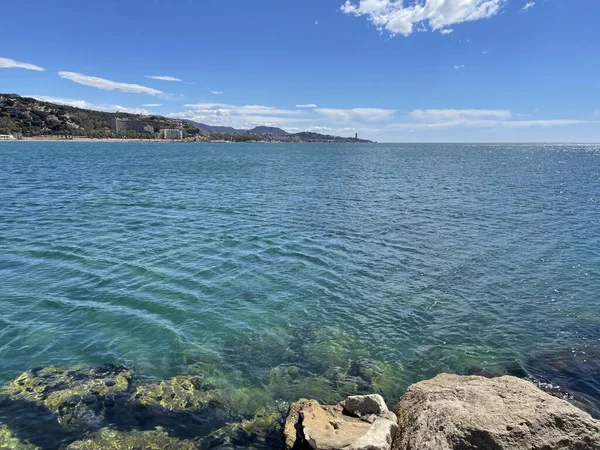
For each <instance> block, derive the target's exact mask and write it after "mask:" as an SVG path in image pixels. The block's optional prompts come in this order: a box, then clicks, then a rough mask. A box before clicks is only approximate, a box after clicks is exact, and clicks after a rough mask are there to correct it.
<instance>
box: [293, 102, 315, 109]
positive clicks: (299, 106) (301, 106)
mask: <svg viewBox="0 0 600 450" xmlns="http://www.w3.org/2000/svg"><path fill="white" fill-rule="evenodd" d="M316 107H317V105H315V104H314V103H308V104H306V105H296V108H316Z"/></svg>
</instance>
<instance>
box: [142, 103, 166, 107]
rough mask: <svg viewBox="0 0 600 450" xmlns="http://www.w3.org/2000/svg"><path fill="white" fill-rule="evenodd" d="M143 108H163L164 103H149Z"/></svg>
mask: <svg viewBox="0 0 600 450" xmlns="http://www.w3.org/2000/svg"><path fill="white" fill-rule="evenodd" d="M142 106H145V107H147V108H158V107H159V106H162V103H147V104H145V105H142Z"/></svg>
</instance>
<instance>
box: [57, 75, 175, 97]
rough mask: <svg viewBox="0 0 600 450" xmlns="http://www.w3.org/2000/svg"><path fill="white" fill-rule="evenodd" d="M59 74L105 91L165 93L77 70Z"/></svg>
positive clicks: (75, 81)
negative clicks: (85, 73)
mask: <svg viewBox="0 0 600 450" xmlns="http://www.w3.org/2000/svg"><path fill="white" fill-rule="evenodd" d="M58 76H60V77H61V78H64V79H66V80H70V81H72V82H74V83H79V84H83V85H85V86H91V87H95V88H97V89H103V90H105V91H121V92H127V93H132V94H148V95H159V94H164V92H162V91H159V90H158V89H152V88H149V87H146V86H140V85H139V84H130V83H119V82H117V81H111V80H106V79H104V78H98V77H91V76H89V75H83V74H81V73H76V72H58Z"/></svg>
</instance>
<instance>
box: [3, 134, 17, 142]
mask: <svg viewBox="0 0 600 450" xmlns="http://www.w3.org/2000/svg"><path fill="white" fill-rule="evenodd" d="M14 140H15V137H14V136H13V135H12V134H0V141H14Z"/></svg>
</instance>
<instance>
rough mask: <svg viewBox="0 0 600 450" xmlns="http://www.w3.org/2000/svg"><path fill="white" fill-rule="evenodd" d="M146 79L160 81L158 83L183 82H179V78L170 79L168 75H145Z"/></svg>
mask: <svg viewBox="0 0 600 450" xmlns="http://www.w3.org/2000/svg"><path fill="white" fill-rule="evenodd" d="M146 78H152V79H153V80H160V81H179V82H183V80H181V79H179V78H175V77H170V76H168V75H146Z"/></svg>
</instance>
